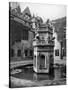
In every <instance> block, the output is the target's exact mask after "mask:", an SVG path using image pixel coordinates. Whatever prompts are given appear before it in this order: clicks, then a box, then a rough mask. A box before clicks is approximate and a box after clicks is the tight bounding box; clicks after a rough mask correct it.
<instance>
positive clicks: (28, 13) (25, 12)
mask: <svg viewBox="0 0 68 90" xmlns="http://www.w3.org/2000/svg"><path fill="white" fill-rule="evenodd" d="M25 14H27V15H28V16H31V13H30V10H29V7H26V8H25V9H24V11H23V12H22V15H21V16H22V17H23V16H24V15H25Z"/></svg>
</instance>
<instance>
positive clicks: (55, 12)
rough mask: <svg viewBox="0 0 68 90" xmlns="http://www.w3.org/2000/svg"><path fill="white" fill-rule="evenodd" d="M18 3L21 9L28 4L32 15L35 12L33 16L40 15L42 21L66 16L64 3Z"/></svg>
mask: <svg viewBox="0 0 68 90" xmlns="http://www.w3.org/2000/svg"><path fill="white" fill-rule="evenodd" d="M19 4H20V7H21V11H23V10H24V9H25V8H26V7H27V6H28V7H29V9H30V12H31V14H32V15H33V14H35V16H40V17H42V19H43V20H44V21H46V19H50V20H54V19H58V18H62V17H64V16H66V6H65V5H54V4H53V5H52V4H37V3H22V2H20V3H19Z"/></svg>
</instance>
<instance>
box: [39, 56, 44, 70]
mask: <svg viewBox="0 0 68 90" xmlns="http://www.w3.org/2000/svg"><path fill="white" fill-rule="evenodd" d="M43 68H45V56H44V55H40V69H43Z"/></svg>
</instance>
